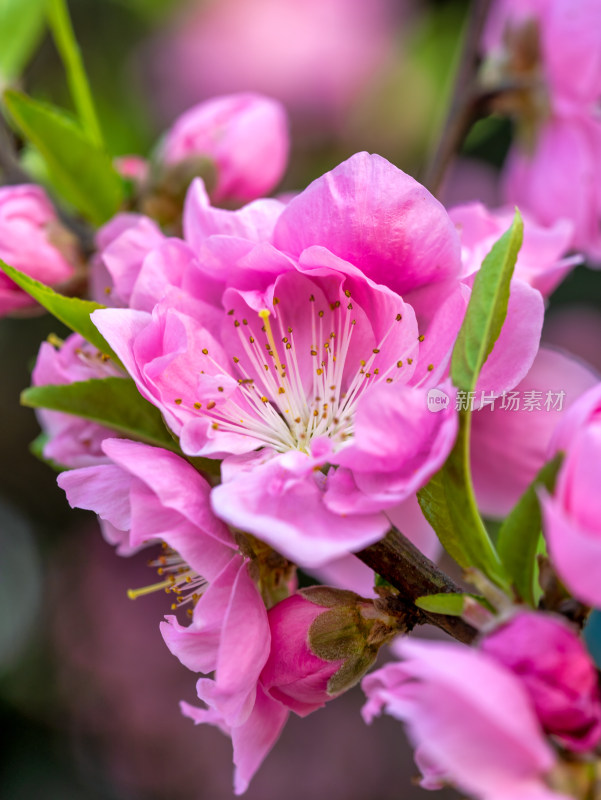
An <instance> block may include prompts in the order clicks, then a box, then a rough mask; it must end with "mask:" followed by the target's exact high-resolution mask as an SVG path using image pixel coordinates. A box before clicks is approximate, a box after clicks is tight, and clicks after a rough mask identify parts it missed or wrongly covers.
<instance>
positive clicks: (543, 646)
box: [480, 611, 601, 752]
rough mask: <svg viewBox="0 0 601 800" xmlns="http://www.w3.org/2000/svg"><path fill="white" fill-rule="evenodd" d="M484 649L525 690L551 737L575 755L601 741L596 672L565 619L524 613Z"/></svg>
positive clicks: (494, 634)
mask: <svg viewBox="0 0 601 800" xmlns="http://www.w3.org/2000/svg"><path fill="white" fill-rule="evenodd" d="M480 650H481V652H483V653H487V654H488V655H490V656H492V657H493V658H494V659H495V660H496V661H498V662H499V663H500V664H503V665H504V666H505V667H507V668H508V669H510V670H511V671H512V672H513V673H515V675H516V676H517V677H518V678H519V680H520V681H521V682H522V685H523V686H525V688H526V691H527V692H528V695H529V696H530V699H531V701H532V703H533V705H534V710H535V711H536V715H537V717H538V719H539V720H540V723H541V725H542V726H543V728H544V729H545V730H546V731H547V733H550V734H553V735H554V736H556V737H557V738H558V739H559V741H560V742H561V743H562V745H563V746H564V747H567V748H568V749H570V750H575V751H577V752H586V751H587V750H591V749H593V748H594V747H595V746H596V745H597V744H598V743H599V739H601V701H600V698H599V686H598V679H597V670H596V668H595V665H594V664H593V661H592V659H591V657H590V656H589V654H588V653H587V651H586V648H585V646H584V644H583V642H582V640H581V639H580V638H579V637H578V634H577V632H576V631H575V630H574V629H573V628H571V627H570V626H569V625H568V624H567V622H566V621H565V619H564V618H563V617H559V616H557V617H556V616H551V615H549V614H546V615H545V614H540V613H536V614H535V613H534V612H530V611H522V612H519V613H517V614H516V615H515V616H513V617H512V618H511V619H510V620H509V621H508V622H506V623H504V624H502V625H500V626H499V627H498V628H495V630H494V631H493V632H492V633H489V634H488V635H487V636H485V637H484V638H483V639H482V641H481V642H480Z"/></svg>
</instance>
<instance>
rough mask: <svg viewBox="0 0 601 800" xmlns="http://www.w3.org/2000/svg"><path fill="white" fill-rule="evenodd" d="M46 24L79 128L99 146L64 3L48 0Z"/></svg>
mask: <svg viewBox="0 0 601 800" xmlns="http://www.w3.org/2000/svg"><path fill="white" fill-rule="evenodd" d="M47 15H48V24H49V26H50V30H51V31H52V36H53V38H54V42H55V44H56V49H57V50H58V52H59V54H60V57H61V59H62V62H63V64H64V66H65V71H66V73H67V81H68V83H69V89H70V91H71V96H72V97H73V102H74V104H75V107H76V109H77V113H78V114H79V117H80V120H81V123H82V126H83V128H84V130H85V132H86V133H87V134H88V136H89V138H90V140H91V141H92V142H93V143H94V144H96V145H98V146H100V147H102V146H103V139H102V131H101V129H100V124H99V122H98V117H97V116H96V110H95V108H94V101H93V100H92V93H91V91H90V85H89V83H88V78H87V75H86V71H85V68H84V65H83V60H82V57H81V51H80V49H79V45H78V44H77V39H76V38H75V33H74V31H73V25H72V24H71V17H70V16H69V9H68V7H67V3H66V0H48V6H47Z"/></svg>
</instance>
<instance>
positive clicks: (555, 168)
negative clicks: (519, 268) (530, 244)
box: [503, 112, 601, 262]
mask: <svg viewBox="0 0 601 800" xmlns="http://www.w3.org/2000/svg"><path fill="white" fill-rule="evenodd" d="M600 163H601V119H599V118H598V117H597V116H592V115H589V114H587V113H584V112H578V113H574V114H573V115H572V116H570V117H563V116H559V115H558V116H556V117H553V118H551V119H550V120H548V121H547V122H546V123H545V124H544V125H543V126H542V127H541V130H540V133H539V136H538V139H537V142H536V147H535V148H534V150H532V151H527V150H525V149H520V148H519V146H517V145H516V146H515V147H514V148H513V149H512V150H511V151H510V154H509V156H508V159H507V163H506V166H505V174H504V178H503V183H504V195H505V199H506V201H507V202H509V203H515V204H516V205H518V206H519V207H520V208H521V209H523V210H525V211H528V212H529V213H531V214H532V215H533V216H534V217H536V219H537V220H538V221H539V222H540V223H541V224H542V225H545V226H552V225H555V224H556V223H557V222H558V221H560V220H569V221H570V222H571V223H572V225H573V230H574V233H573V236H572V242H571V247H572V248H575V249H577V250H581V251H582V252H583V253H584V254H585V255H587V256H588V257H589V258H591V259H592V260H593V261H594V262H599V260H600V259H601V234H600V233H599V230H600V221H601V190H600V189H599V186H600V185H601V173H600V171H599V164H600Z"/></svg>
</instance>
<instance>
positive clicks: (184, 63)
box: [0, 0, 601, 800]
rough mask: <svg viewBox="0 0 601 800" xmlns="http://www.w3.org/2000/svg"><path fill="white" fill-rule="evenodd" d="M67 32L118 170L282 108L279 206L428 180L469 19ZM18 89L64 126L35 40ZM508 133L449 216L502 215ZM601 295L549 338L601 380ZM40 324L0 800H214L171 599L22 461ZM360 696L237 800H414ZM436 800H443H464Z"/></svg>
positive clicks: (127, 18)
mask: <svg viewBox="0 0 601 800" xmlns="http://www.w3.org/2000/svg"><path fill="white" fill-rule="evenodd" d="M70 6H71V11H72V15H73V21H74V25H75V29H76V32H77V34H78V37H79V40H80V42H81V46H82V50H83V53H84V58H85V62H86V66H87V68H88V71H89V74H90V78H91V83H92V86H93V88H94V93H95V96H96V100H97V103H98V108H99V112H100V118H101V122H102V126H103V129H104V132H105V134H106V137H107V139H108V143H109V147H110V149H111V151H112V153H113V154H114V155H120V154H128V153H139V154H142V155H147V154H149V153H150V152H152V149H153V148H154V147H155V146H156V143H157V141H158V139H159V137H160V135H161V132H162V131H164V130H165V129H166V128H167V127H168V126H169V124H170V123H171V122H172V120H173V119H174V118H175V116H176V115H177V114H178V113H180V112H181V111H183V110H184V109H185V108H187V107H189V106H190V105H192V104H193V103H195V102H198V101H200V100H202V99H204V98H207V97H210V96H212V95H214V94H218V93H225V92H231V91H241V90H257V91H261V92H264V93H267V94H271V95H274V96H276V97H278V98H279V99H281V100H282V102H284V104H285V105H286V107H287V109H288V111H289V114H290V118H291V129H292V142H293V150H292V156H291V162H290V168H289V170H288V173H287V175H286V177H285V180H284V184H283V186H282V190H283V191H291V190H295V189H299V188H302V187H303V186H305V185H306V184H307V183H308V182H309V181H310V180H311V179H312V178H314V177H316V176H317V175H319V174H320V173H322V172H323V171H324V170H327V169H330V168H331V167H333V166H334V165H335V164H336V163H338V162H339V161H340V160H342V159H344V158H346V157H348V156H349V155H350V154H352V153H353V152H355V151H357V150H369V151H371V152H378V153H381V154H382V155H384V156H386V157H387V158H389V159H390V160H391V161H393V162H394V163H395V164H397V165H398V166H399V167H401V168H403V169H404V170H406V171H407V172H409V173H410V174H412V175H414V176H416V177H418V178H419V177H420V176H423V174H424V171H425V165H426V164H427V161H428V158H429V156H430V154H431V152H432V149H433V147H434V146H435V144H436V140H437V137H438V136H439V133H440V130H441V126H442V124H443V122H444V117H445V113H446V107H447V104H448V99H449V96H450V91H451V89H452V79H453V71H454V67H455V65H456V63H457V59H458V56H459V53H460V49H461V39H462V33H463V31H464V28H465V24H466V21H467V19H468V16H469V11H470V9H469V3H468V2H467V1H466V0H447V2H442V1H441V2H434V1H433V0H432V1H431V2H427V1H426V0H421V1H420V0H413V1H412V0H371V2H369V3H367V2H364V0H212V1H209V0H195V1H194V2H180V1H178V0H73V1H72V2H71V4H70ZM38 39H39V40H38V43H37V44H38V46H37V49H36V52H35V54H34V56H33V58H32V59H31V62H30V63H29V65H28V67H27V69H26V71H25V74H24V76H23V79H22V83H23V85H24V86H25V87H26V89H27V91H28V92H30V93H31V94H33V95H34V96H36V97H38V98H47V99H49V100H52V102H55V103H57V104H59V105H63V106H66V107H69V98H68V95H67V89H66V85H65V81H64V74H63V70H62V67H61V65H60V62H59V59H58V57H57V55H56V52H55V50H54V48H53V46H52V44H51V42H50V41H49V40H48V39H47V38H46V37H45V36H44V34H43V32H41V31H40V35H39V37H38ZM510 140H511V128H510V125H509V123H507V122H506V121H504V120H501V119H487V120H485V121H482V122H480V123H478V124H477V125H476V126H475V127H474V129H473V130H472V132H471V133H470V135H469V137H468V139H467V141H466V143H465V145H464V148H463V153H462V156H461V158H460V159H459V160H458V161H457V162H456V163H455V164H454V166H453V168H452V170H451V171H450V174H449V176H448V179H447V181H446V183H445V187H444V190H443V195H444V196H443V200H445V201H446V202H447V203H449V204H451V203H456V202H460V201H467V200H472V199H476V198H479V199H482V200H484V201H485V202H487V203H489V204H492V205H494V204H495V202H496V197H497V186H496V184H497V170H498V168H499V166H500V165H501V164H502V162H503V158H504V156H505V153H506V151H507V148H508V146H509V142H510ZM600 309H601V280H600V279H599V276H598V275H597V274H596V273H594V272H591V271H589V270H587V269H586V268H585V267H581V268H578V269H577V270H576V271H575V272H574V273H573V274H572V275H571V276H570V277H569V278H568V280H567V281H566V282H565V283H564V285H563V286H562V287H561V288H560V290H559V291H558V292H557V293H556V295H554V297H553V298H552V300H551V305H550V309H549V314H548V322H547V326H546V330H545V338H546V339H547V341H548V342H550V343H552V344H555V345H557V346H561V347H564V348H566V349H568V350H570V351H571V352H572V353H575V354H576V355H580V356H581V357H583V358H585V359H587V360H588V361H589V362H590V363H592V364H593V365H594V366H596V367H597V369H599V370H601V348H600V347H599V343H600V342H601V314H600ZM50 332H55V333H57V334H59V335H61V334H62V333H63V331H61V329H60V326H59V325H58V323H56V322H55V321H53V320H51V319H49V318H48V317H35V318H23V319H3V320H0V364H1V373H0V374H1V379H0V425H1V427H0V471H1V472H2V480H1V483H0V730H1V731H2V733H3V737H2V738H3V745H2V752H1V754H0V798H2V800H33V799H34V798H35V799H36V800H37V798H41V799H42V800H222V798H223V799H225V798H229V797H231V796H232V794H231V769H232V768H231V752H230V744H229V741H228V740H227V739H226V738H225V737H223V736H222V735H221V734H220V733H219V732H218V731H217V730H215V729H212V728H194V727H193V726H192V724H191V722H190V721H189V720H187V719H184V718H182V717H181V716H180V714H179V710H178V702H179V700H181V699H186V700H188V701H190V702H194V678H193V676H192V675H191V673H189V672H188V671H187V670H185V669H184V668H183V667H182V666H181V665H180V664H179V662H177V661H176V659H174V658H173V657H172V656H171V655H170V654H169V653H168V651H167V650H166V648H165V647H164V646H163V643H162V640H161V638H160V635H159V632H158V621H159V619H160V618H161V616H162V614H163V613H166V612H167V611H168V601H167V599H166V598H165V596H164V595H156V596H150V597H147V598H140V599H138V600H137V601H135V602H132V601H130V600H128V599H127V595H126V590H127V588H128V587H132V586H140V585H145V584H146V583H149V582H150V581H151V580H152V577H151V574H150V573H149V571H148V568H147V567H146V565H145V558H144V556H140V557H133V558H131V559H119V558H117V557H115V555H114V553H113V551H112V549H111V548H110V547H109V546H108V545H107V544H105V542H104V541H103V540H102V539H101V537H100V535H99V533H98V530H97V528H96V525H95V523H94V520H93V518H92V516H91V515H87V514H84V513H81V512H77V513H76V512H72V511H71V510H70V509H69V508H68V506H67V504H66V501H65V499H64V496H63V495H62V493H61V492H59V491H58V490H57V488H56V486H55V474H53V472H52V471H51V470H50V469H49V468H48V467H46V466H45V465H43V464H41V463H40V462H38V461H37V460H36V459H35V458H34V457H33V456H32V455H31V454H30V453H29V452H28V444H29V442H30V441H31V440H32V439H34V438H35V436H36V435H37V433H38V428H37V424H36V420H35V416H34V414H33V413H32V412H31V411H29V410H27V409H23V408H20V407H19V404H18V398H19V392H20V391H21V390H22V389H23V388H25V387H26V386H27V385H28V383H29V370H30V368H31V364H32V360H33V359H34V358H35V354H36V352H37V348H38V346H39V343H40V341H41V340H42V339H44V338H45V337H46V336H47V335H48V334H49V333H50ZM361 704H362V694H361V692H360V691H358V690H355V691H352V692H350V693H349V694H348V695H345V696H344V697H343V698H341V699H339V700H337V701H336V702H333V703H331V704H329V706H328V707H327V708H326V709H324V710H323V711H321V712H318V713H316V714H314V715H313V716H311V717H309V718H307V719H306V720H300V719H297V718H293V719H291V721H290V723H289V724H288V726H287V727H286V730H285V732H284V734H283V736H282V738H281V740H280V742H279V743H278V744H277V745H276V747H275V749H274V751H273V753H272V754H271V756H270V757H269V758H268V760H267V762H266V764H265V765H264V766H263V768H262V769H261V770H260V772H259V774H258V775H257V777H256V778H255V780H254V782H253V784H252V786H251V788H250V790H249V792H248V794H247V797H248V800H276V799H277V800H305V798H312V799H313V800H321V798H324V799H325V798H328V800H338V798H340V800H342V799H343V798H344V800H392V798H400V797H403V798H405V800H412V798H418V797H425V796H426V795H424V793H423V791H422V790H421V789H419V788H417V787H416V786H412V785H411V778H412V776H413V775H415V774H416V773H417V770H416V768H415V767H414V765H413V761H412V756H411V753H410V750H409V749H408V747H407V745H406V742H405V739H404V734H403V732H402V728H401V726H400V725H399V724H397V723H395V722H394V721H393V720H392V719H390V718H384V719H382V720H380V721H378V722H376V723H375V724H374V725H373V726H372V728H367V727H366V726H365V725H364V724H363V722H362V721H361V719H360V716H359V709H360V707H361ZM455 796H456V795H455V794H454V793H453V792H451V791H449V792H441V793H439V794H438V797H440V798H441V800H446V798H451V797H455Z"/></svg>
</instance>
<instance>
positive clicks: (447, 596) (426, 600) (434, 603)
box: [415, 592, 470, 617]
mask: <svg viewBox="0 0 601 800" xmlns="http://www.w3.org/2000/svg"><path fill="white" fill-rule="evenodd" d="M466 597H470V595H464V594H454V593H452V592H446V593H442V594H428V595H424V596H423V597H418V598H417V599H416V600H415V605H416V606H417V607H418V608H421V609H422V610H423V611H430V612H431V613H432V614H446V615H447V616H449V617H460V616H461V615H462V614H463V608H464V606H465V598H466Z"/></svg>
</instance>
